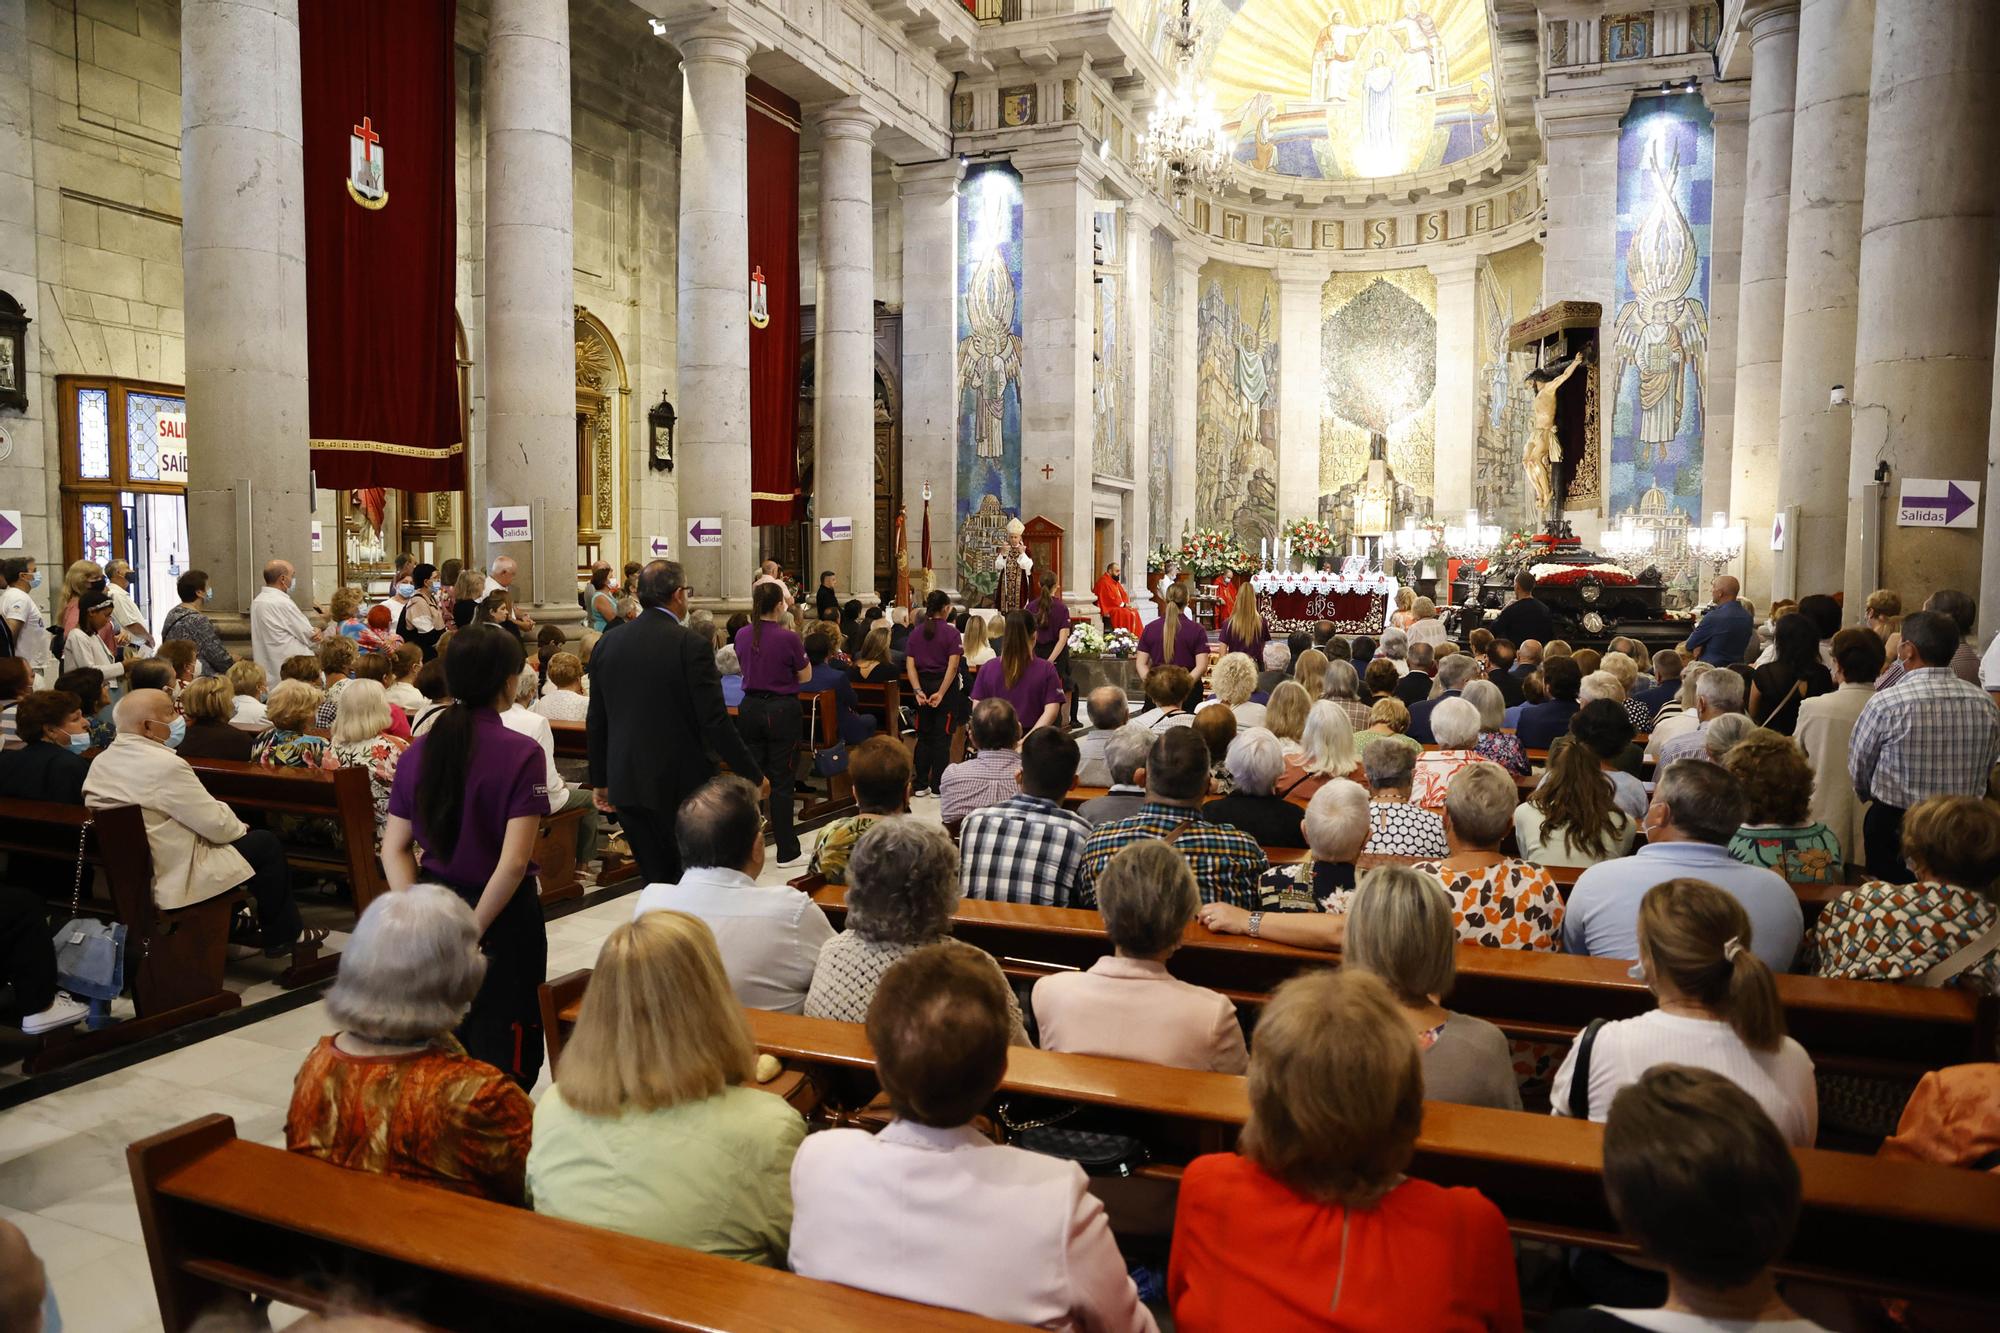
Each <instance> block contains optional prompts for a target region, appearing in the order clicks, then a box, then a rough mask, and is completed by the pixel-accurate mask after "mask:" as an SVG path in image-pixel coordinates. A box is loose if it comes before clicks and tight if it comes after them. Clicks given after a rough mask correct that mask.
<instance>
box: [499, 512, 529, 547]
mask: <svg viewBox="0 0 2000 1333" xmlns="http://www.w3.org/2000/svg"><path fill="white" fill-rule="evenodd" d="M492 527H493V535H494V536H495V537H498V538H499V539H500V540H501V541H503V542H504V541H518V540H519V539H521V538H522V537H525V536H527V535H528V520H527V517H526V515H521V514H510V513H508V512H507V511H506V510H505V509H496V510H494V511H493V523H492Z"/></svg>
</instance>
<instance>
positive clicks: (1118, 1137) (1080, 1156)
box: [997, 1102, 1150, 1177]
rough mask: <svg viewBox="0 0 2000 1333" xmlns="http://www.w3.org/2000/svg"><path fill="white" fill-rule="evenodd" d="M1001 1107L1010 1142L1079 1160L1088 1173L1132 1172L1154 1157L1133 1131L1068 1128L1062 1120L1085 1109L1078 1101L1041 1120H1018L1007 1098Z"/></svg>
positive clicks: (1073, 1160) (1099, 1174) (1020, 1146)
mask: <svg viewBox="0 0 2000 1333" xmlns="http://www.w3.org/2000/svg"><path fill="white" fill-rule="evenodd" d="M997 1109H998V1112H999V1116H1000V1124H1001V1125H1002V1127H1004V1128H1005V1129H1006V1131H1007V1142H1008V1143H1009V1144H1011V1145H1012V1146H1014V1147H1016V1148H1022V1149H1025V1150H1026V1151H1028V1152H1035V1153H1040V1154H1042V1156H1044V1157H1060V1158H1062V1159H1063V1160H1064V1161H1067V1162H1075V1163H1076V1164H1077V1165H1078V1166H1080V1167H1082V1168H1083V1171H1084V1174H1085V1175H1088V1176H1114V1177H1123V1176H1129V1175H1131V1174H1133V1173H1134V1172H1135V1171H1137V1170H1138V1169H1139V1168H1140V1167H1142V1166H1144V1165H1145V1164H1146V1163H1147V1161H1148V1160H1150V1154H1148V1153H1147V1151H1146V1145H1145V1144H1143V1143H1141V1142H1139V1140H1137V1139H1135V1138H1133V1137H1132V1136H1131V1135H1129V1134H1106V1133H1103V1132H1101V1131H1098V1130H1093V1129H1070V1128H1065V1127H1064V1126H1063V1124H1062V1122H1063V1121H1065V1120H1068V1119H1069V1118H1070V1117H1071V1116H1073V1115H1075V1114H1076V1113H1077V1112H1078V1111H1080V1110H1082V1109H1083V1108H1082V1107H1081V1106H1077V1105H1075V1104H1074V1103H1072V1104H1070V1105H1068V1106H1065V1107H1062V1108H1060V1109H1059V1110H1057V1111H1056V1112H1055V1113H1054V1114H1053V1115H1049V1116H1045V1117H1043V1118H1042V1119H1040V1120H1024V1121H1017V1120H1016V1119H1015V1117H1014V1115H1013V1114H1012V1112H1013V1106H1012V1105H1011V1103H1006V1102H1003V1103H1001V1104H1000V1106H999V1107H998V1108H997Z"/></svg>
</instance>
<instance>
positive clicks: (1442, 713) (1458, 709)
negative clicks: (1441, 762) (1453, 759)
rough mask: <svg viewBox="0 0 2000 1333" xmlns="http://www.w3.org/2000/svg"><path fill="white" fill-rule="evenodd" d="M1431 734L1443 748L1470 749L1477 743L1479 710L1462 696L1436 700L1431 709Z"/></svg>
mask: <svg viewBox="0 0 2000 1333" xmlns="http://www.w3.org/2000/svg"><path fill="white" fill-rule="evenodd" d="M1431 735H1433V736H1435V737H1437V743H1438V744H1439V745H1440V746H1441V747H1443V748H1444V749H1447V750H1468V749H1471V748H1472V747H1473V746H1475V745H1477V744H1478V743H1479V710H1478V709H1477V708H1474V707H1473V706H1472V705H1471V704H1469V703H1467V702H1466V701H1465V700H1464V699H1463V698H1458V699H1440V700H1438V702H1437V707H1435V708H1433V709H1431Z"/></svg>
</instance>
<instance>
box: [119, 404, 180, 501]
mask: <svg viewBox="0 0 2000 1333" xmlns="http://www.w3.org/2000/svg"><path fill="white" fill-rule="evenodd" d="M185 404H186V400H185V399H181V398H163V397H158V396H155V395H153V394H150V393H128V394H126V395H125V450H126V453H125V458H126V466H127V467H128V468H129V469H130V470H131V471H130V474H129V475H130V476H131V478H132V480H133V481H158V480H159V479H160V441H159V430H160V413H162V412H179V411H182V410H183V408H184V407H185Z"/></svg>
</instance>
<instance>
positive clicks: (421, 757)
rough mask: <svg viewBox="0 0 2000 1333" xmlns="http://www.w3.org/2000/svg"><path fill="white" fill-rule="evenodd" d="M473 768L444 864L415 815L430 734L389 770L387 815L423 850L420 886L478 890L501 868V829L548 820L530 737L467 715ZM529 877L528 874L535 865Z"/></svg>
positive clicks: (543, 772)
mask: <svg viewBox="0 0 2000 1333" xmlns="http://www.w3.org/2000/svg"><path fill="white" fill-rule="evenodd" d="M472 720H473V739H472V762H471V764H469V765H468V766H467V769H466V775H465V802H464V804H463V805H461V806H460V807H459V825H458V842H457V845H456V846H454V847H453V848H452V849H451V855H450V856H446V855H444V854H443V853H441V852H440V851H438V848H437V844H436V843H435V842H433V841H432V840H431V837H430V833H429V830H427V829H426V828H424V823H423V820H422V818H421V817H419V815H418V813H417V787H418V784H419V783H421V782H422V781H423V778H424V769H425V768H426V767H427V766H428V765H427V762H426V761H427V760H428V758H429V755H428V753H427V747H428V746H429V745H430V734H429V733H428V732H427V733H425V734H424V735H422V736H419V737H417V739H416V740H415V741H413V742H412V743H411V745H410V748H409V749H408V750H407V751H406V752H405V753H404V755H403V758H402V760H401V761H400V762H399V763H398V764H397V765H396V785H395V786H393V787H391V788H390V789H389V813H390V814H392V815H395V816H397V817H398V818H401V819H407V820H409V821H410V825H411V827H412V828H413V829H414V830H415V831H416V838H417V845H418V846H419V847H421V848H423V849H424V864H423V867H422V869H420V870H419V871H418V872H417V873H418V875H419V877H420V878H421V879H423V880H433V879H437V880H442V881H444V882H445V883H447V884H456V885H460V886H462V887H464V888H468V889H480V888H484V887H485V885H486V881H487V880H489V879H491V878H492V877H493V867H494V866H496V865H498V864H499V863H500V847H501V844H502V843H504V842H505V841H506V838H507V821H508V820H510V819H515V818H518V817H519V816H521V815H533V816H535V817H536V818H537V819H540V818H543V817H545V816H546V815H547V814H548V813H549V789H548V785H547V774H548V768H547V764H546V761H545V760H544V759H543V757H542V747H541V746H540V745H537V744H536V743H535V739H534V737H532V736H523V735H522V734H521V733H520V732H518V731H510V730H508V728H507V726H506V724H505V723H503V722H501V721H500V715H499V714H498V713H496V712H494V711H493V710H492V709H490V708H475V709H473V710H472ZM528 873H529V874H533V873H535V867H534V865H532V864H530V865H529V866H528Z"/></svg>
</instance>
